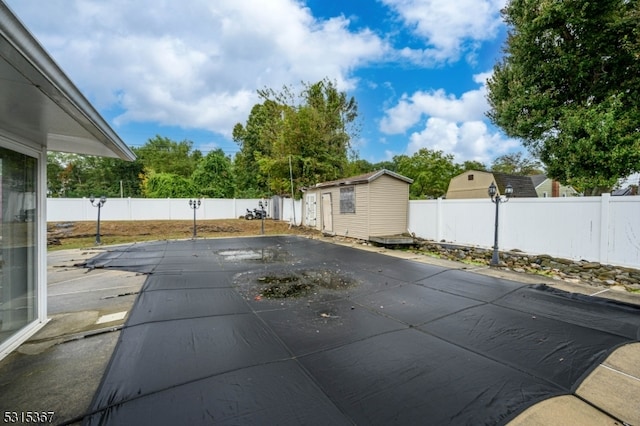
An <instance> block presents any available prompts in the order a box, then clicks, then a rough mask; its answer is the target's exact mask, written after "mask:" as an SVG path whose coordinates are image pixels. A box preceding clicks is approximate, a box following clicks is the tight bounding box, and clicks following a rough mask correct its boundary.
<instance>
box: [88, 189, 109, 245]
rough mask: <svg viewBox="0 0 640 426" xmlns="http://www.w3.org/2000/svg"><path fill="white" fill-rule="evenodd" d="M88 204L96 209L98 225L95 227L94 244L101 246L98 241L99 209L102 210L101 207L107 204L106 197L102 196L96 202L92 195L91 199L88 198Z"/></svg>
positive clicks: (100, 242)
mask: <svg viewBox="0 0 640 426" xmlns="http://www.w3.org/2000/svg"><path fill="white" fill-rule="evenodd" d="M89 202H90V203H91V205H92V206H93V207H97V208H98V224H97V225H96V244H97V245H100V244H102V241H101V240H100V209H101V208H102V206H104V203H106V202H107V197H105V196H104V195H103V196H102V197H100V199H99V200H96V197H94V196H93V195H92V196H91V197H89Z"/></svg>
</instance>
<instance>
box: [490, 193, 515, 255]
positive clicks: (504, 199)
mask: <svg viewBox="0 0 640 426" xmlns="http://www.w3.org/2000/svg"><path fill="white" fill-rule="evenodd" d="M488 192H489V197H491V201H492V202H493V203H494V204H495V205H496V223H495V230H494V234H493V256H492V257H491V263H490V265H491V266H499V265H500V256H499V254H498V212H499V211H500V203H506V202H507V201H509V198H511V196H512V195H513V187H512V186H511V184H510V183H508V184H507V186H506V187H505V188H504V197H503V196H501V195H498V188H497V187H496V184H495V183H493V182H491V185H489V191H488Z"/></svg>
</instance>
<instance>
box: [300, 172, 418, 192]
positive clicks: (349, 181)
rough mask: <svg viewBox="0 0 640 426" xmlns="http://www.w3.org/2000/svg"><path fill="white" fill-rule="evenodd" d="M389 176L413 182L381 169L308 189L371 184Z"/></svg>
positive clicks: (322, 183) (319, 184)
mask: <svg viewBox="0 0 640 426" xmlns="http://www.w3.org/2000/svg"><path fill="white" fill-rule="evenodd" d="M384 175H387V176H391V177H392V178H395V179H398V180H401V181H403V182H406V183H407V184H411V183H412V182H413V179H409V178H408V177H406V176H402V175H400V174H398V173H395V172H392V171H391V170H387V169H382V170H378V171H375V172H369V173H365V174H362V175H357V176H351V177H348V178H344V179H338V180H332V181H328V182H321V183H318V184H316V185H314V186H311V187H309V188H308V189H313V188H328V187H332V186H343V185H359V184H364V183H371V182H373V181H374V180H376V179H378V178H379V177H381V176H384Z"/></svg>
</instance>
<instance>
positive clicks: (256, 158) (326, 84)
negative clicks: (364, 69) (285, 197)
mask: <svg viewBox="0 0 640 426" xmlns="http://www.w3.org/2000/svg"><path fill="white" fill-rule="evenodd" d="M258 94H259V96H260V97H261V98H262V99H263V103H262V104H261V105H256V106H255V107H254V108H253V110H252V113H251V116H250V117H249V120H248V121H247V124H246V126H242V125H240V124H238V125H236V126H235V127H234V140H236V142H238V143H239V145H240V152H239V153H238V155H237V156H236V162H235V163H236V164H235V165H236V168H237V169H238V170H237V173H238V176H239V182H238V183H239V185H238V187H239V190H240V192H241V191H242V190H243V189H244V188H246V184H247V183H248V184H250V185H255V186H257V187H258V188H260V187H261V185H262V184H264V185H266V187H267V188H268V191H269V192H270V193H275V194H283V193H287V194H288V193H290V192H291V182H290V174H291V173H292V174H293V178H294V186H295V187H296V188H300V187H302V186H308V185H312V184H315V183H318V182H321V181H326V180H332V179H338V178H340V177H344V176H345V174H346V173H348V164H349V157H348V156H349V152H350V147H351V139H352V137H353V136H354V135H355V134H356V133H357V124H356V122H355V120H356V118H357V115H358V113H357V104H356V102H355V99H354V98H348V97H347V95H346V94H345V93H344V92H339V91H338V90H337V89H336V87H335V84H334V83H332V82H330V81H328V80H326V79H325V80H322V81H320V82H317V83H314V84H305V85H304V87H303V90H302V92H301V93H300V94H299V95H296V94H294V93H293V91H292V89H290V88H288V87H285V88H283V90H282V91H280V92H277V91H275V90H273V89H268V88H267V89H264V90H260V91H258ZM241 167H244V168H246V169H248V171H247V170H245V171H241V170H239V169H240V168H241ZM254 169H255V170H257V171H258V173H257V174H254V172H253V170H254ZM294 195H295V196H299V193H298V191H296V190H294Z"/></svg>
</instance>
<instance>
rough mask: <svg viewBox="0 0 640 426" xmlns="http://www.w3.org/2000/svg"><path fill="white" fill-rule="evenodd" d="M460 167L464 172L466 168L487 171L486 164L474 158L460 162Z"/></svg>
mask: <svg viewBox="0 0 640 426" xmlns="http://www.w3.org/2000/svg"><path fill="white" fill-rule="evenodd" d="M461 167H462V172H466V171H467V170H478V171H481V172H486V171H487V166H485V165H484V164H483V163H481V162H479V161H475V160H467V161H465V162H464V163H462V165H461Z"/></svg>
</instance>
